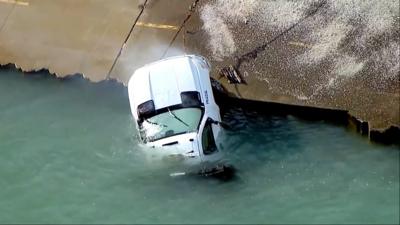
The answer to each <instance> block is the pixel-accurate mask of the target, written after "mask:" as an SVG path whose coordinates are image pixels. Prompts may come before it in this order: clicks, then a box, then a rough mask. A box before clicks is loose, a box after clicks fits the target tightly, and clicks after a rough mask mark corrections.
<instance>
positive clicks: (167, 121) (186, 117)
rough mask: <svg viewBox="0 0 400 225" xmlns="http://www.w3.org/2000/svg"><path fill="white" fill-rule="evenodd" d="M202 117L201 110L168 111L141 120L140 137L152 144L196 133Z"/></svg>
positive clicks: (182, 109)
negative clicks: (172, 137)
mask: <svg viewBox="0 0 400 225" xmlns="http://www.w3.org/2000/svg"><path fill="white" fill-rule="evenodd" d="M201 117H202V109H201V108H180V109H174V110H169V109H168V111H166V112H163V113H160V114H157V115H155V116H152V117H149V118H146V119H144V120H143V122H142V123H141V124H139V126H140V136H141V138H142V140H143V141H144V142H152V141H156V140H159V139H162V138H166V137H171V136H174V135H179V134H184V133H190V132H196V131H197V129H198V127H199V124H200V121H201Z"/></svg>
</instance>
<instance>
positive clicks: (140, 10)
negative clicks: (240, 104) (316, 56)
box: [0, 0, 400, 139]
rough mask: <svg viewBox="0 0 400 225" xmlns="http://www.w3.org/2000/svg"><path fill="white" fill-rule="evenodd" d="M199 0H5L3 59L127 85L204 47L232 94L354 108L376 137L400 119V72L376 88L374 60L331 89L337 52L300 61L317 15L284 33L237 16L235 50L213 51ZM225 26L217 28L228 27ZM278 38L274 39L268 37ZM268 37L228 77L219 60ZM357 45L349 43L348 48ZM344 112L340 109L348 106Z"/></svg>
mask: <svg viewBox="0 0 400 225" xmlns="http://www.w3.org/2000/svg"><path fill="white" fill-rule="evenodd" d="M195 2H197V1H195V0H147V1H145V0H115V1H108V0H97V1H70V0H59V1H52V0H25V1H22V0H21V1H18V2H15V1H11V0H2V1H0V64H2V65H4V64H8V63H13V64H15V65H16V66H17V67H18V68H21V69H22V70H23V71H32V70H39V69H42V68H46V69H48V70H49V71H50V72H51V73H55V74H56V75H57V76H58V77H64V76H68V75H71V74H83V75H84V76H85V77H86V78H88V79H90V80H92V81H101V80H105V79H115V80H117V81H119V82H121V83H124V84H126V82H127V80H128V79H129V77H130V76H131V74H132V73H133V71H134V70H135V69H137V68H139V67H140V66H142V65H143V64H146V63H149V62H152V61H155V60H158V59H161V58H163V57H167V56H172V55H178V54H183V53H189V54H201V55H204V56H206V57H207V58H208V59H209V60H210V61H211V64H212V65H213V71H212V76H213V77H214V78H215V79H216V80H218V81H219V82H220V83H221V84H222V86H223V87H224V88H225V89H226V90H227V92H228V93H229V95H230V96H231V97H235V98H240V99H248V100H255V101H264V102H272V103H271V104H272V105H274V102H276V103H277V104H279V103H287V104H290V105H291V106H294V105H300V106H316V107H322V108H330V109H333V111H335V110H336V109H337V110H339V111H340V112H342V111H343V112H344V111H345V112H349V114H350V115H352V116H346V118H350V119H349V120H348V121H350V122H347V123H348V124H350V126H351V124H353V125H354V126H355V129H356V130H358V131H359V132H360V133H362V134H366V135H368V136H370V137H371V138H373V137H375V136H379V134H381V133H384V130H385V129H386V128H389V127H390V126H393V127H394V128H393V129H398V128H399V127H400V112H399V108H400V106H399V102H400V94H399V88H400V81H399V79H393V80H392V81H390V82H389V83H385V85H383V86H382V87H379V88H377V87H376V86H374V85H371V83H376V82H379V76H375V75H374V74H373V73H376V70H374V69H373V68H372V69H369V68H368V67H367V68H366V69H363V70H362V71H361V72H360V74H361V75H358V76H356V77H353V78H351V79H345V78H343V77H334V78H333V81H334V82H335V85H334V87H335V88H327V87H328V86H329V85H331V83H332V82H331V81H332V80H331V79H332V77H329V76H326V75H327V74H329V72H330V70H331V69H332V67H334V65H333V64H332V62H331V61H330V60H324V61H322V62H321V63H319V64H316V65H313V66H306V67H303V66H301V65H299V64H297V63H296V61H298V57H299V56H301V55H302V54H304V53H305V52H307V51H308V50H309V49H310V48H312V46H313V43H308V42H306V41H304V40H307V38H306V35H307V33H308V32H310V31H312V29H314V28H313V27H314V24H312V23H311V22H309V21H304V23H303V22H302V23H301V24H299V26H296V27H294V28H293V29H292V30H290V32H287V33H285V34H282V32H283V31H284V30H285V29H284V28H282V29H277V30H276V29H275V30H274V29H260V27H259V26H258V25H257V24H255V23H254V21H253V19H254V18H253V19H252V17H251V16H249V17H246V18H245V19H243V20H232V21H230V22H229V23H228V27H229V29H230V30H233V40H234V42H235V44H236V50H235V51H234V53H231V54H228V55H225V56H223V57H215V52H213V51H212V49H211V48H210V44H211V43H210V42H211V41H212V40H211V39H212V37H210V36H209V33H207V32H206V31H205V29H204V21H203V20H202V19H201V15H200V14H201V10H204V7H205V6H206V5H207V4H210V3H213V2H215V1H209V0H202V1H199V4H198V5H197V6H196V7H195V8H194V10H193V7H192V6H193V3H195ZM221 2H222V1H221ZM234 2H236V1H232V3H234ZM249 2H254V1H249ZM17 3H26V4H17ZM315 7H316V6H315ZM191 9H192V10H191ZM232 10H233V11H235V10H240V9H232ZM324 13H326V12H325V11H324V9H322V10H320V11H317V12H316V14H317V15H318V16H322V17H323V15H324ZM188 15H191V17H190V18H189V17H188ZM252 16H253V17H254V16H256V17H257V15H252ZM187 19H188V20H187ZM216 19H218V18H216ZM183 25H184V26H183ZM216 25H218V24H216ZM222 28H223V27H218V26H216V27H215V29H217V30H218V29H219V30H220V32H223V29H222ZM223 35H225V34H222V36H223ZM277 37H278V38H277ZM394 38H397V39H398V36H396V35H394ZM386 39H390V40H391V39H393V35H392V34H388V35H386V36H385V35H384V36H383V37H382V40H386ZM271 40H274V41H273V42H271V43H268V42H269V41H271ZM266 43H268V45H265V44H266ZM349 43H351V42H349ZM263 45H265V47H264V49H261V51H259V52H258V53H257V54H256V57H250V58H249V59H248V60H245V61H244V62H242V63H241V64H240V67H238V68H237V71H238V72H239V73H240V75H241V76H242V77H243V79H244V80H245V81H246V84H230V83H229V82H228V81H227V80H226V79H224V78H223V77H221V76H220V74H219V71H220V69H222V68H223V67H225V66H228V65H236V66H237V65H238V59H240V58H241V57H242V56H243V55H245V54H246V53H249V52H252V51H254V50H257V49H260V46H263ZM229 47H230V46H225V48H226V49H229ZM352 47H354V46H352V45H351V44H349V45H348V46H347V47H346V46H344V49H345V50H346V49H347V50H349V49H351V48H352ZM357 51H360V50H357ZM363 54H368V52H363ZM378 72H379V71H378ZM381 72H385V71H381ZM377 77H378V78H377ZM337 84H339V85H337ZM259 107H265V105H262V104H260V106H259ZM273 107H277V106H273ZM278 108H279V107H278ZM294 108H296V107H294ZM301 108H302V107H299V111H302V110H300V109H301ZM328 111H329V110H328ZM323 112H327V111H321V112H320V113H322V114H323V115H326V116H328V114H329V113H328V114H324V113H323ZM329 112H330V111H329ZM306 114H307V113H306ZM311 115H313V116H316V117H317V114H311ZM329 115H330V114H329ZM337 115H338V117H340V118H342V116H341V115H342V113H339V114H337ZM346 115H347V114H346ZM351 118H352V119H351ZM351 121H353V122H351ZM371 130H374V132H375V133H378V135H376V134H375V133H374V132H371ZM392 133H393V132H392ZM381 136H382V135H381ZM383 136H385V135H383ZM379 137H380V136H379ZM378 139H379V138H378ZM381 139H382V138H381Z"/></svg>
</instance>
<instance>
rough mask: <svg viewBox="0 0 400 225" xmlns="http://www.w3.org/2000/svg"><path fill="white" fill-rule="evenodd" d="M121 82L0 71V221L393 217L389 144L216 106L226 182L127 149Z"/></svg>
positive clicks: (131, 146) (395, 195)
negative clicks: (167, 168)
mask: <svg viewBox="0 0 400 225" xmlns="http://www.w3.org/2000/svg"><path fill="white" fill-rule="evenodd" d="M129 110H130V109H129V105H128V97H127V93H126V89H125V88H123V87H122V86H120V85H118V84H115V83H112V82H103V83H99V84H93V83H89V82H87V81H85V80H83V79H80V78H76V77H73V78H70V79H66V80H57V79H54V78H51V77H49V76H43V75H41V74H40V73H39V74H38V75H33V76H29V77H27V76H25V77H24V76H22V73H20V72H18V71H15V70H13V69H2V70H0V125H1V126H0V154H1V156H0V178H1V179H0V187H1V188H0V199H1V201H0V223H11V222H17V223H398V222H399V219H398V218H399V151H397V150H396V149H395V147H386V146H380V145H375V144H371V143H369V142H368V140H367V139H366V138H363V137H360V136H358V135H357V134H354V133H352V132H348V131H346V129H345V128H344V127H340V126H334V125H330V124H326V123H324V122H307V121H302V120H300V119H297V118H294V117H291V116H286V117H277V116H268V115H260V114H258V113H256V112H251V111H246V110H243V109H241V108H239V107H233V108H230V109H228V110H227V113H226V114H225V115H224V118H223V119H224V121H225V122H226V123H228V124H229V125H230V126H231V128H232V129H231V130H227V131H226V132H225V133H224V134H223V136H222V140H223V150H224V151H225V154H226V155H227V157H228V158H229V160H230V161H231V163H232V164H234V165H235V167H236V168H237V169H238V171H237V176H236V178H235V179H234V180H231V181H230V182H223V181H219V180H216V179H206V178H200V177H195V176H190V177H175V178H171V177H169V176H166V175H165V173H164V172H163V170H162V169H160V167H159V166H158V165H155V164H153V163H150V162H147V161H146V160H145V157H143V156H142V155H141V154H140V152H139V151H138V148H139V144H138V142H137V137H136V136H137V133H136V130H135V128H134V125H133V123H132V121H131V116H130V111H129Z"/></svg>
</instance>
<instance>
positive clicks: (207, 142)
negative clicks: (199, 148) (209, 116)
mask: <svg viewBox="0 0 400 225" xmlns="http://www.w3.org/2000/svg"><path fill="white" fill-rule="evenodd" d="M201 143H202V145H203V153H204V155H209V154H212V153H213V152H215V151H217V150H218V149H217V145H216V144H215V140H214V135H213V131H212V127H211V123H206V125H205V126H204V130H203V133H202V135H201Z"/></svg>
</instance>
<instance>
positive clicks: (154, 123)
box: [145, 119, 168, 127]
mask: <svg viewBox="0 0 400 225" xmlns="http://www.w3.org/2000/svg"><path fill="white" fill-rule="evenodd" d="M145 121H146V122H147V123H149V124H153V125H156V126H161V127H168V126H167V125H164V124H159V123H156V122H153V121H150V120H149V119H145Z"/></svg>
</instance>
